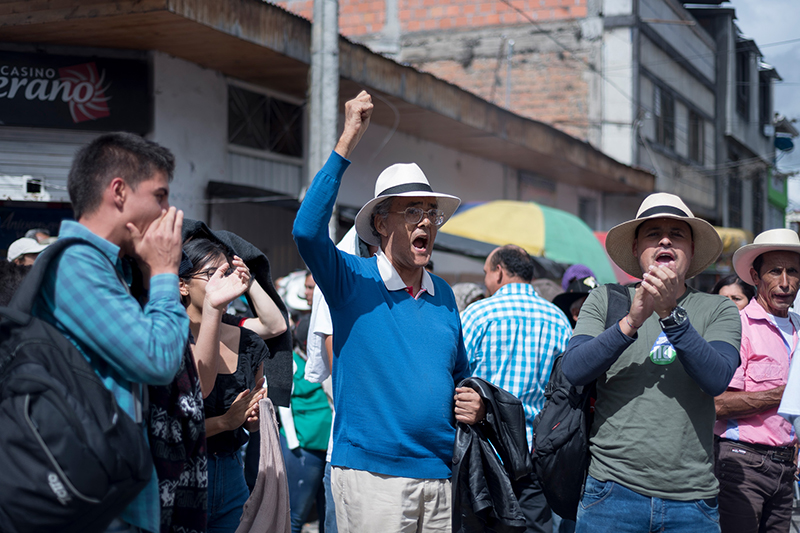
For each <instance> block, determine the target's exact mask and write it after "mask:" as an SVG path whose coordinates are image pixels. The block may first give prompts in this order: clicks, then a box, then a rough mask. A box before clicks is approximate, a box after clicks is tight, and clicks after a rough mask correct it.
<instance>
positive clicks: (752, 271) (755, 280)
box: [750, 267, 758, 285]
mask: <svg viewBox="0 0 800 533" xmlns="http://www.w3.org/2000/svg"><path fill="white" fill-rule="evenodd" d="M750 277H751V278H752V280H753V285H757V284H758V272H756V269H755V268H753V267H750Z"/></svg>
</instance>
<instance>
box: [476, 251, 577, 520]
mask: <svg viewBox="0 0 800 533" xmlns="http://www.w3.org/2000/svg"><path fill="white" fill-rule="evenodd" d="M483 271H484V275H485V278H484V282H485V283H486V289H487V290H488V292H489V296H490V297H489V298H486V299H484V300H480V301H478V302H475V303H474V304H472V305H470V306H469V307H467V309H466V310H464V312H463V313H462V315H461V322H462V328H463V332H464V345H465V347H466V350H467V356H468V358H469V364H470V370H471V371H472V375H473V376H477V377H480V378H483V379H485V380H487V381H490V382H491V383H494V384H495V385H497V386H499V387H502V388H503V389H505V390H507V391H508V392H510V393H511V394H513V395H514V396H516V397H517V398H519V399H520V400H521V401H522V406H523V408H524V409H525V419H526V420H525V422H526V428H525V429H526V433H527V436H528V445H529V446H530V445H531V444H532V441H533V419H534V418H535V417H536V414H537V413H538V412H539V410H540V409H541V408H542V406H543V405H544V388H545V385H547V381H548V380H549V379H550V369H551V368H552V367H553V362H554V361H555V358H556V356H558V354H560V353H561V352H563V351H564V350H565V349H566V347H567V343H568V342H569V339H570V336H571V335H572V327H571V326H570V323H569V321H568V320H567V317H566V316H564V313H562V312H561V310H560V309H559V308H558V307H556V306H555V305H553V304H551V303H550V302H548V301H547V300H545V299H544V298H542V297H540V296H539V295H537V294H536V291H535V290H534V289H533V286H532V285H531V283H530V282H531V279H532V278H533V263H532V262H531V258H530V256H529V255H528V253H527V252H526V251H525V250H523V249H522V248H520V247H519V246H514V245H506V246H502V247H500V248H497V249H495V250H494V251H492V253H491V254H489V257H487V258H486V264H485V265H484V267H483ZM527 481H529V484H528V485H529V486H528V487H526V488H525V489H524V490H522V493H521V494H520V495H519V501H520V505H521V507H522V511H523V513H524V514H525V519H526V522H527V531H529V532H533V531H548V532H549V531H550V519H551V513H550V508H549V507H548V506H547V501H546V500H545V498H544V494H543V493H542V491H541V488H540V487H539V484H538V482H537V481H536V479H530V480H527Z"/></svg>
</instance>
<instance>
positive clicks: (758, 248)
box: [733, 229, 800, 285]
mask: <svg viewBox="0 0 800 533" xmlns="http://www.w3.org/2000/svg"><path fill="white" fill-rule="evenodd" d="M778 251H782V252H797V253H798V254H800V238H798V237H797V233H795V232H794V231H792V230H790V229H771V230H768V231H765V232H763V233H759V234H758V236H757V237H756V238H755V239H753V244H746V245H744V246H742V247H741V248H739V249H738V250H736V253H734V254H733V268H734V270H736V275H738V276H739V277H740V278H741V279H742V281H744V282H745V283H749V284H750V285H752V284H753V278H752V277H751V276H750V268H751V267H752V266H753V261H755V259H756V257H758V256H759V255H761V254H765V253H767V252H778Z"/></svg>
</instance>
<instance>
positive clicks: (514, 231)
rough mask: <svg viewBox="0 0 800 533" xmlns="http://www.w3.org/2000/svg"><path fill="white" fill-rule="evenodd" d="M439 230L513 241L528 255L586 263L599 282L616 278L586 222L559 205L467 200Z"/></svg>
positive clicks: (500, 241)
mask: <svg viewBox="0 0 800 533" xmlns="http://www.w3.org/2000/svg"><path fill="white" fill-rule="evenodd" d="M442 232H443V233H450V234H452V235H459V236H461V237H466V238H469V239H474V240H477V241H483V242H489V243H492V244H497V245H503V244H516V245H518V246H521V247H522V248H524V249H525V250H527V251H528V253H529V254H531V255H535V256H539V257H546V258H547V259H551V260H553V261H558V262H559V263H567V264H575V263H580V264H583V265H586V266H588V267H589V268H591V269H592V270H593V271H594V273H595V275H596V276H597V281H599V282H600V283H615V282H616V281H617V280H616V278H615V276H614V271H613V270H612V268H611V263H610V262H609V260H608V257H607V256H606V253H605V250H604V249H603V246H602V245H601V244H600V242H599V241H598V240H597V239H596V238H595V236H594V234H593V233H592V230H591V229H590V228H589V226H587V225H586V223H585V222H583V221H582V220H581V219H580V218H578V217H576V216H575V215H572V214H570V213H567V212H566V211H562V210H560V209H554V208H552V207H547V206H543V205H539V204H536V203H533V202H515V201H511V200H495V201H492V202H485V203H478V204H467V205H464V206H463V207H462V208H461V209H459V210H458V212H457V213H456V214H455V215H454V216H453V217H452V218H451V219H450V220H448V221H447V224H445V225H444V227H443V228H442Z"/></svg>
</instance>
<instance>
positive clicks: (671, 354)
mask: <svg viewBox="0 0 800 533" xmlns="http://www.w3.org/2000/svg"><path fill="white" fill-rule="evenodd" d="M676 357H678V352H676V351H675V348H673V347H672V345H671V344H661V345H659V344H658V343H656V345H655V346H653V349H652V350H650V360H651V361H652V362H653V363H655V364H657V365H668V364H670V363H671V362H673V361H674V360H675V358H676Z"/></svg>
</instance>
